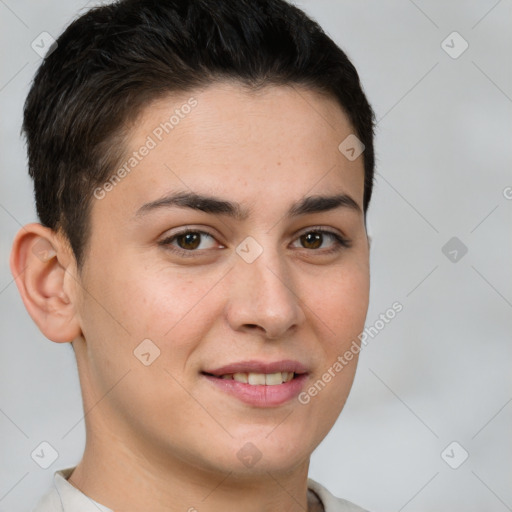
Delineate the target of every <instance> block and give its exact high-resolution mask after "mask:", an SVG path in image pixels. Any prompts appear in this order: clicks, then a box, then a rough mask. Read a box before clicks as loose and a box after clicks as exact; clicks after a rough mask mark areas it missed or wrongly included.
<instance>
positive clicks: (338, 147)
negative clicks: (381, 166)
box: [11, 0, 374, 475]
mask: <svg viewBox="0 0 512 512" xmlns="http://www.w3.org/2000/svg"><path fill="white" fill-rule="evenodd" d="M23 128H24V132H25V135H26V138H27V145H28V154H29V172H30V175H31V176H32V178H33V180H34V185H35V197H36V205H37V212H38V215H39V219H40V224H32V225H29V226H27V227H26V228H25V230H22V231H21V232H20V234H19V235H18V237H17V238H16V240H15V243H14V248H13V256H12V260H11V261H12V267H13V272H14V273H16V274H17V275H18V274H21V275H20V277H19V278H18V279H17V284H18V287H19V289H20V292H21V294H22V297H23V300H24V302H25V304H26V306H27V309H28V311H29V313H30V314H31V316H32V318H33V319H34V320H35V321H36V323H37V324H38V325H39V327H40V329H41V330H42V332H43V333H44V334H45V335H46V336H47V337H48V338H49V339H52V340H53V341H57V342H73V346H74V348H75V353H76V356H77V362H78V367H79V373H80V380H81V385H82V393H83V397H84V405H85V409H86V410H88V409H90V410H91V412H90V414H88V415H87V417H86V424H87V432H88V442H89V440H90V441H91V442H94V443H96V445H97V446H101V445H102V443H105V442H107V441H106V440H108V442H111V441H112V439H114V438H122V439H123V440H124V443H123V444H125V445H126V446H129V447H130V450H131V452H132V454H133V455H134V456H140V457H141V458H144V460H151V461H152V463H154V464H156V463H158V464H161V465H162V466H165V465H172V464H173V461H174V462H176V461H178V460H179V461H181V463H183V462H187V463H188V464H189V466H190V467H195V468H201V469H202V470H205V471H215V470H221V471H235V472H236V473H239V474H240V475H244V474H254V473H255V472H258V471H268V470H272V471H289V470H290V468H292V467H294V466H297V465H299V464H301V463H303V462H304V461H305V460H307V459H308V457H309V455H310V454H311V452H312V450H313V449H314V448H315V447H316V446H317V445H318V443H319V442H320V441H321V440H322V439H323V437H324V436H325V435H326V434H327V432H328V431H329V430H330V428H331V427H332V425H333V423H334V422H335V420H336V418H337V416H338V415H339V413H340V411H341V409H342V407H343V405H344V403H345V400H346V398H347V396H348V393H349V390H350V387H351V384H352V381H353V377H354V372H355V367H356V362H357V353H355V352H357V351H353V355H354V357H352V358H350V360H349V361H346V362H345V363H343V364H342V368H341V369H339V365H341V363H340V361H339V357H340V356H343V355H344V354H345V353H346V352H347V351H348V350H349V349H350V347H353V346H354V342H356V341H357V337H358V335H359V333H360V332H361V331H362V329H363V327H364V320H365V316H366V311H367V307H368V292H369V267H368V259H369V258H368V239H367V235H366V228H365V216H366V212H367V208H368V205H369V202H370V198H371V193H372V182H373V168H374V154H373V113H372V110H371V107H370V106H369V104H368V102H367V100H366V97H365V95H364V93H363V91H362V88H361V85H360V82H359V78H358V75H357V72H356V70H355V68H354V66H353V65H352V64H351V63H350V61H349V60H348V58H347V56H346V55H345V53H344V52H343V51H342V50H340V49H339V48H338V47H337V46H336V45H335V43H334V42H333V41H332V40H331V39H330V38H329V37H328V36H327V35H326V34H325V33H324V32H323V31H322V30H321V28H320V27H319V26H318V25H317V24H316V23H315V22H314V21H312V20H310V19H309V18H307V17H306V16H305V15H304V14H303V13H302V12H301V11H300V10H298V9H297V8H295V7H293V6H292V5H290V4H288V3H286V2H284V1H282V0H263V1H259V2H254V1H248V0H215V1H209V0H193V1H183V0H174V1H166V2H162V1H156V0H126V1H120V2H117V3H115V4H112V5H107V6H102V7H98V8H95V9H93V10H91V11H89V12H88V13H86V14H85V15H83V16H82V17H81V18H79V19H77V20H76V21H75V22H73V23H72V24H71V25H70V26H69V27H68V28H67V29H66V30H65V32H64V33H63V34H62V35H61V36H60V38H59V39H58V40H57V47H56V49H55V50H54V51H53V52H52V53H51V54H50V55H49V56H48V57H47V58H46V59H45V60H44V62H43V64H42V65H41V67H40V69H39V70H38V73H37V75H36V77H35V79H34V83H33V85H32V88H31V90H30V93H29V95H28V98H27V101H26V105H25V117H24V125H23ZM345 141H348V143H347V142H345ZM347 144H348V146H347ZM358 144H362V145H360V146H358ZM354 145H355V146H354ZM363 148H364V151H363V152H362V153H361V154H360V155H359V156H357V153H359V149H363ZM347 149H348V150H349V151H351V149H355V150H356V155H355V156H356V157H354V151H352V152H351V153H350V152H349V153H347ZM23 268H26V271H25V272H23V273H21V270H22V269H23ZM336 362H338V365H336ZM249 371H250V373H254V374H255V375H252V376H250V379H256V380H255V381H254V382H257V381H258V379H261V378H262V377H261V374H263V373H265V374H267V375H269V374H273V375H272V376H270V377H267V379H268V380H267V383H268V384H269V385H267V386H266V388H267V389H266V390H262V388H261V387H259V386H254V389H253V391H254V395H251V393H252V391H250V393H249V394H246V392H245V391H244V389H246V388H245V387H243V386H240V389H238V388H237V384H233V383H232V381H229V379H228V378H226V377H230V376H231V375H233V374H235V373H237V374H238V373H240V374H242V375H239V376H238V377H237V378H238V379H241V380H242V381H243V380H244V379H245V378H247V376H246V374H247V373H249ZM280 371H282V372H285V374H284V375H283V376H282V378H283V379H284V380H287V379H288V378H292V376H291V374H292V372H293V373H294V375H293V378H292V381H290V383H286V384H276V385H275V386H274V385H271V384H272V383H273V382H274V381H273V379H279V376H278V375H277V374H278V373H279V372H280ZM326 372H327V373H328V374H329V375H330V376H331V377H330V378H324V376H325V374H326ZM223 377H224V378H223ZM319 380H320V381H322V382H323V383H324V385H323V386H322V385H321V384H318V382H319ZM315 383H316V389H317V391H316V392H314V391H311V392H308V390H309V389H311V387H312V386H313V387H315ZM244 386H246V385H244ZM279 386H282V387H285V388H286V390H284V391H283V390H279ZM242 387H243V389H242ZM256 388H258V390H259V391H256ZM299 392H301V393H302V395H301V396H302V399H300V398H299ZM304 393H306V394H304ZM102 397H103V398H102ZM306 397H309V398H306ZM100 399H101V403H99V400H100ZM311 418H315V421H311ZM212 441H213V442H212ZM244 450H245V451H246V452H247V451H249V452H251V450H252V452H251V453H249V455H250V456H251V457H252V460H256V459H259V457H260V456H261V459H260V460H258V461H257V463H251V464H247V463H245V462H244ZM241 454H242V455H241ZM258 454H259V455H258Z"/></svg>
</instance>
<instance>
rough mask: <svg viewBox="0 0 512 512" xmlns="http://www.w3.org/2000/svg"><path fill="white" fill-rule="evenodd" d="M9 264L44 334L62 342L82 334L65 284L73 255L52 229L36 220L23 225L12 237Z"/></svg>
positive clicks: (22, 295)
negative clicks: (14, 236)
mask: <svg viewBox="0 0 512 512" xmlns="http://www.w3.org/2000/svg"><path fill="white" fill-rule="evenodd" d="M10 266H11V272H12V274H13V276H14V278H15V281H16V285H17V287H18V290H19V292H20V295H21V298H22V300H23V303H24V304H25V307H26V308H27V311H28V313H29V315H30V316H31V317H32V319H33V320H34V322H35V323H36V324H37V326H38V327H39V329H40V330H41V332H42V333H43V334H44V335H45V336H46V337H47V338H49V339H50V340H52V341H55V342H57V343H64V342H70V341H73V340H74V339H75V338H76V337H77V336H79V335H80V334H81V329H80V324H79V322H78V315H77V312H76V305H75V303H74V300H73V299H74V297H73V296H71V290H69V289H67V286H66V283H67V282H68V281H70V279H69V278H68V279H66V273H69V272H74V270H75V265H74V258H73V257H72V255H70V251H69V248H68V247H67V246H66V245H65V244H64V243H63V241H62V239H61V238H59V236H57V235H56V233H55V232H54V231H52V230H51V229H50V228H47V227H45V226H42V225H41V224H37V223H33V224H28V225H26V226H24V227H23V228H22V229H21V230H20V231H19V232H18V234H17V235H16V238H15V239H14V242H13V246H12V251H11V259H10ZM71 281H72V280H71Z"/></svg>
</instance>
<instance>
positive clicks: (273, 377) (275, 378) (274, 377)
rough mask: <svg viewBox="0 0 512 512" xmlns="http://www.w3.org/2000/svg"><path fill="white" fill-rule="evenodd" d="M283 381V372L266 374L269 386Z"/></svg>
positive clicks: (266, 381)
mask: <svg viewBox="0 0 512 512" xmlns="http://www.w3.org/2000/svg"><path fill="white" fill-rule="evenodd" d="M282 383H283V374H282V373H281V372H277V373H267V374H266V375H265V384H266V385H267V386H275V385H276V384H282Z"/></svg>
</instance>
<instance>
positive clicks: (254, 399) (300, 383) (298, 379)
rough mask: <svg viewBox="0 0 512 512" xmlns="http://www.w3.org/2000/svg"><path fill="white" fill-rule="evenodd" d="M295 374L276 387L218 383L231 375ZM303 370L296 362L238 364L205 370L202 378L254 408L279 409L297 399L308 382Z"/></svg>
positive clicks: (243, 362) (305, 372) (234, 382)
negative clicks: (289, 379)
mask: <svg viewBox="0 0 512 512" xmlns="http://www.w3.org/2000/svg"><path fill="white" fill-rule="evenodd" d="M276 372H294V373H295V374H296V375H295V376H294V378H293V379H292V380H291V381H289V382H283V383H282V384H277V385H275V386H267V385H251V384H245V383H244V382H238V381H236V380H227V379H221V378H220V376H221V375H226V374H232V373H276ZM308 375H309V374H308V372H307V369H306V367H305V366H304V365H303V364H301V363H299V362H298V361H292V360H283V361H274V362H263V361H240V362H237V363H231V364H228V365H225V366H222V367H220V368H216V369H214V370H205V371H203V372H202V376H203V377H204V378H205V379H206V380H207V381H208V382H210V383H211V384H212V385H213V386H215V387H216V389H218V390H220V391H222V392H223V393H226V394H228V395H231V396H233V397H235V398H236V399H238V400H240V401H242V402H244V403H246V404H248V405H251V406H253V407H261V408H265V407H278V406H280V405H283V404H285V403H287V402H289V401H290V400H293V399H294V398H295V397H297V396H298V395H299V394H300V392H301V391H302V390H303V388H304V386H305V383H306V380H307V379H308Z"/></svg>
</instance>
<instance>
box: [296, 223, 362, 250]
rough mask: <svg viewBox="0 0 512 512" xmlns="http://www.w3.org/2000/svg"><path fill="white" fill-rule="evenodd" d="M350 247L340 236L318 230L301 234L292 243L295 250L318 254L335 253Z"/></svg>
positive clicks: (347, 241)
mask: <svg viewBox="0 0 512 512" xmlns="http://www.w3.org/2000/svg"><path fill="white" fill-rule="evenodd" d="M351 245H352V244H351V242H350V241H349V240H348V239H346V238H345V237H343V236H341V235H340V234H338V233H335V232H333V231H328V230H326V229H320V228H318V229H312V230H310V231H307V232H305V233H303V234H302V235H300V236H299V237H298V238H297V239H296V240H295V242H294V247H296V248H297V249H306V250H308V251H315V252H317V253H318V254H328V253H335V252H337V251H341V250H342V249H344V248H349V247H350V246H351Z"/></svg>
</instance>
